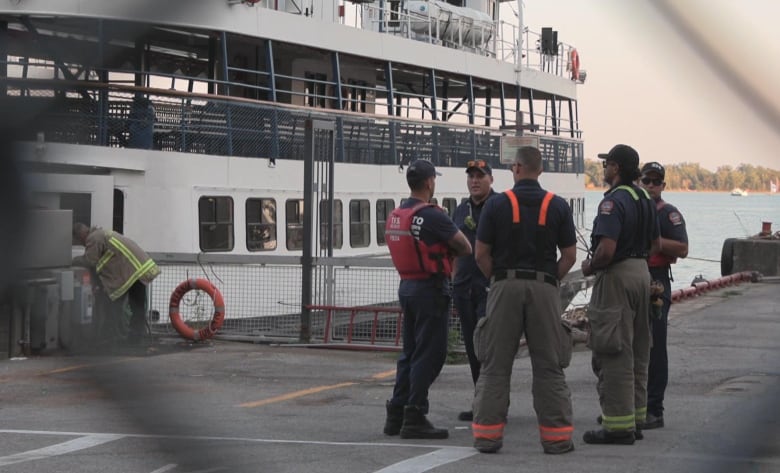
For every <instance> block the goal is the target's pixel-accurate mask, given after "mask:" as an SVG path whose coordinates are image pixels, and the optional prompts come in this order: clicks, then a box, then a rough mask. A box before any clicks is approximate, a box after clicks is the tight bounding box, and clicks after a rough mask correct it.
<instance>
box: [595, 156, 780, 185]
mask: <svg viewBox="0 0 780 473" xmlns="http://www.w3.org/2000/svg"><path fill="white" fill-rule="evenodd" d="M601 163H602V160H600V159H599V160H593V159H586V160H585V187H588V188H591V187H604V186H605V184H604V169H603V167H602V164H601ZM643 164H644V163H643ZM664 168H665V169H666V178H665V179H664V180H665V181H666V190H677V191H731V190H732V189H734V188H735V187H739V188H740V189H743V190H747V191H751V192H754V193H761V192H769V183H770V182H771V181H774V182H776V183H777V184H778V186H780V171H776V170H774V169H768V168H765V167H762V166H753V165H751V164H740V165H738V166H737V167H732V166H728V165H727V166H720V167H719V168H718V169H717V170H716V171H715V172H712V171H709V170H707V169H704V168H702V167H701V166H700V165H699V164H698V163H680V164H669V165H664Z"/></svg>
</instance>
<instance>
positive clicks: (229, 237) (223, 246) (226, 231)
mask: <svg viewBox="0 0 780 473" xmlns="http://www.w3.org/2000/svg"><path fill="white" fill-rule="evenodd" d="M198 223H199V227H200V250H201V251H231V250H232V249H233V199H232V198H231V197H228V196H203V197H201V198H200V199H199V200H198Z"/></svg>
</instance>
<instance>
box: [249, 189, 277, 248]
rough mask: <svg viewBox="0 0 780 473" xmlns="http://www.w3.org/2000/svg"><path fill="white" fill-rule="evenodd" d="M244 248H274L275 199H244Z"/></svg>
mask: <svg viewBox="0 0 780 473" xmlns="http://www.w3.org/2000/svg"><path fill="white" fill-rule="evenodd" d="M246 249H247V250H249V251H270V250H275V249H276V200H274V199H247V200H246Z"/></svg>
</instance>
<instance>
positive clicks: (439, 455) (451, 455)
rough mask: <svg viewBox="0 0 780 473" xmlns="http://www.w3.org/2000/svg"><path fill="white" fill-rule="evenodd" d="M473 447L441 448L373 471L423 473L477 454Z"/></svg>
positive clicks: (382, 472) (380, 472)
mask: <svg viewBox="0 0 780 473" xmlns="http://www.w3.org/2000/svg"><path fill="white" fill-rule="evenodd" d="M478 453H479V452H477V451H476V450H474V449H473V448H469V449H465V448H442V449H439V450H435V451H433V452H430V453H426V454H425V455H420V456H417V457H412V458H409V459H407V460H404V461H401V462H398V463H396V464H394V465H390V466H388V467H387V468H382V469H381V470H377V471H376V472H374V473H423V472H425V471H430V470H433V469H434V468H438V467H440V466H442V465H446V464H448V463H453V462H456V461H459V460H463V459H464V458H468V457H471V456H474V455H476V454H478Z"/></svg>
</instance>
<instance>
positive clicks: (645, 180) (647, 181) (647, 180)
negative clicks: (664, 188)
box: [642, 177, 664, 186]
mask: <svg viewBox="0 0 780 473" xmlns="http://www.w3.org/2000/svg"><path fill="white" fill-rule="evenodd" d="M651 182H652V183H653V185H654V186H660V185H661V184H663V183H664V180H663V179H660V178H656V179H651V178H649V177H643V178H642V184H644V185H646V186H647V185H650V183H651Z"/></svg>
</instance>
